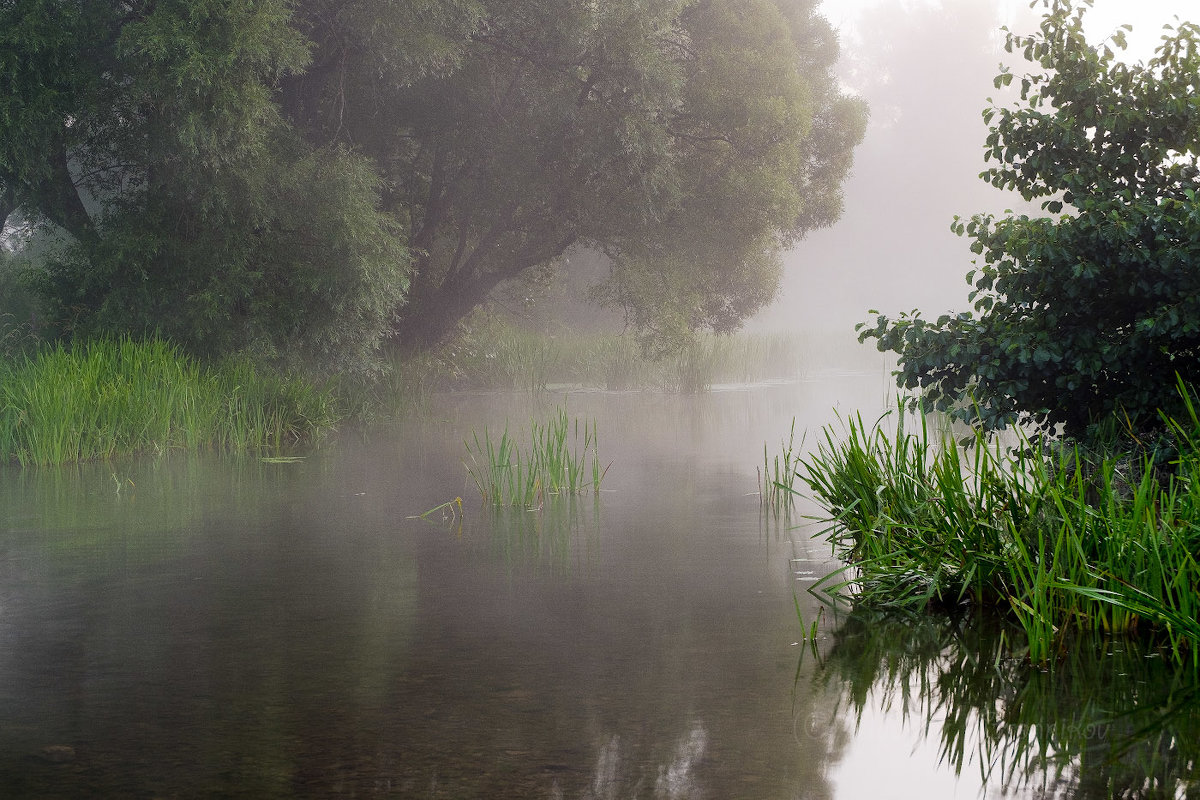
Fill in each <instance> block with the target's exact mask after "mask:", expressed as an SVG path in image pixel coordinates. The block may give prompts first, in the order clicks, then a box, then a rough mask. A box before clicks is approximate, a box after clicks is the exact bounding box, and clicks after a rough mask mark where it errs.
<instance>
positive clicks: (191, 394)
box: [0, 338, 341, 465]
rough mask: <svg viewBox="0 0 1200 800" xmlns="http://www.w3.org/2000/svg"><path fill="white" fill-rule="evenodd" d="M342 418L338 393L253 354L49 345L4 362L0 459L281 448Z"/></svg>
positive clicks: (0, 367)
mask: <svg viewBox="0 0 1200 800" xmlns="http://www.w3.org/2000/svg"><path fill="white" fill-rule="evenodd" d="M340 418H341V413H340V412H339V410H338V403H337V401H336V400H335V396H334V393H333V391H332V390H331V389H330V388H328V387H321V386H316V385H314V384H312V383H309V382H306V381H304V380H302V379H300V378H298V377H289V376H283V375H278V374H274V373H270V372H267V371H264V370H261V369H258V368H256V367H255V366H253V365H252V364H250V363H249V362H247V361H224V362H221V363H220V364H216V365H206V364H202V363H200V362H199V361H197V360H196V359H193V358H191V357H189V356H187V355H185V354H183V353H182V352H181V351H180V350H179V349H178V348H176V347H174V346H173V345H170V344H168V343H166V342H163V341H160V340H149V341H145V342H136V341H133V340H130V339H126V338H123V339H119V340H98V341H93V342H88V343H78V342H77V343H74V344H70V345H53V346H49V345H48V346H44V347H41V348H38V349H34V350H32V351H31V352H29V353H26V354H19V355H15V356H12V357H10V358H7V359H3V360H0V461H10V462H11V461H16V462H19V463H21V464H23V465H30V464H35V465H44V464H61V463H68V462H73V461H92V460H97V459H103V458H111V457H114V456H120V455H129V454H134V453H140V452H156V451H163V450H170V449H178V448H183V449H193V450H195V449H217V448H221V449H231V450H245V449H251V448H273V449H278V448H281V447H285V446H287V445H291V444H295V443H298V442H302V441H310V440H312V439H314V438H317V437H319V436H321V435H322V434H324V433H325V432H328V431H329V430H331V429H332V428H333V427H334V425H335V424H336V423H337V422H338V421H339V419H340Z"/></svg>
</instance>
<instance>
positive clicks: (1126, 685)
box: [813, 612, 1200, 798]
mask: <svg viewBox="0 0 1200 800" xmlns="http://www.w3.org/2000/svg"><path fill="white" fill-rule="evenodd" d="M1012 633H1013V632H1012V631H1004V630H1001V629H999V628H996V627H992V626H989V625H987V624H983V623H980V622H978V621H970V622H965V621H962V620H954V619H950V618H947V617H921V618H914V617H903V618H897V617H896V616H891V617H882V616H876V615H868V614H863V613H858V612H855V613H852V614H851V615H850V617H849V618H848V619H847V620H846V621H845V624H843V625H842V626H841V627H840V628H839V629H838V630H837V631H836V632H835V633H834V634H833V642H832V645H831V646H830V647H829V648H828V650H827V651H826V652H825V653H824V654H823V655H822V656H820V657H819V664H818V667H817V669H816V670H815V672H814V673H813V675H814V677H813V681H814V683H815V684H816V685H817V686H818V687H820V688H822V689H824V690H826V691H830V692H836V694H837V696H838V698H839V699H838V702H839V704H846V705H848V707H849V710H850V711H851V712H853V713H854V715H855V717H856V719H859V720H861V717H862V714H863V712H864V711H866V710H868V709H871V708H885V707H886V708H892V709H895V708H898V709H899V710H900V712H901V714H902V716H903V718H904V720H905V722H906V723H907V724H910V725H913V726H914V727H916V728H918V729H919V730H920V733H921V734H922V735H923V736H925V737H930V738H934V737H936V738H937V739H938V740H939V745H940V747H939V750H940V753H939V754H940V757H941V760H942V762H943V763H945V764H949V765H951V766H953V767H954V769H955V771H956V772H957V773H961V771H962V768H963V765H964V764H965V763H967V762H968V761H969V760H970V759H971V758H972V756H973V757H974V758H976V759H977V760H978V761H979V763H980V765H981V766H982V769H983V771H984V776H985V779H986V782H987V787H988V789H989V790H993V791H1001V792H1004V793H1009V792H1017V791H1031V790H1032V791H1034V792H1036V796H1038V797H1045V798H1049V797H1063V798H1084V797H1088V798H1090V797H1120V798H1152V797H1188V798H1191V797H1200V692H1198V686H1197V678H1196V675H1195V674H1193V673H1191V672H1187V671H1183V670H1179V669H1176V668H1174V667H1173V666H1172V665H1171V664H1169V663H1167V661H1166V660H1165V659H1164V658H1162V657H1161V655H1160V654H1159V653H1155V652H1149V651H1146V650H1144V649H1142V648H1140V647H1139V646H1138V644H1137V643H1136V642H1134V641H1131V640H1126V639H1108V638H1102V637H1099V636H1079V637H1077V638H1076V639H1074V640H1072V642H1071V643H1070V646H1068V647H1067V648H1065V650H1064V652H1065V653H1066V655H1065V656H1064V658H1063V659H1062V660H1061V661H1060V662H1059V663H1057V664H1055V665H1054V666H1053V667H1052V668H1051V669H1049V670H1042V669H1038V668H1036V667H1033V666H1031V665H1030V664H1029V663H1028V661H1027V660H1026V659H1023V658H1020V657H1013V655H1012V650H1011V641H1012ZM1006 634H1007V636H1006ZM1018 655H1019V654H1018Z"/></svg>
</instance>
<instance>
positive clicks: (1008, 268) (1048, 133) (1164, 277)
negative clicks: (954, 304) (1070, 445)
mask: <svg viewBox="0 0 1200 800" xmlns="http://www.w3.org/2000/svg"><path fill="white" fill-rule="evenodd" d="M1090 5H1091V2H1090V0H1082V2H1080V3H1078V4H1077V6H1078V7H1073V6H1072V4H1071V3H1070V2H1065V1H1064V0H1053V2H1047V6H1048V10H1047V13H1046V14H1045V15H1044V17H1043V21H1042V24H1041V27H1040V31H1039V32H1038V33H1035V34H1033V35H1030V36H1019V35H1015V34H1012V33H1009V34H1008V36H1007V44H1006V49H1007V50H1009V51H1010V52H1017V53H1020V54H1021V55H1022V56H1023V57H1024V59H1025V60H1026V61H1027V62H1029V64H1030V66H1031V68H1032V71H1031V72H1030V73H1028V74H1026V75H1023V76H1020V77H1019V85H1020V98H1021V99H1020V102H1019V104H1018V105H1017V106H1016V107H1014V108H1003V107H996V106H993V107H991V108H989V109H987V110H986V111H985V112H984V119H985V120H986V121H987V122H988V123H989V125H990V133H989V135H988V138H987V143H986V144H987V148H986V152H985V157H986V158H988V159H989V160H991V161H994V162H995V166H992V167H991V168H989V169H988V170H987V171H985V172H984V173H982V175H981V177H983V178H984V179H986V180H988V181H990V182H991V183H992V184H993V185H995V186H997V187H1000V188H1005V189H1012V190H1016V191H1018V192H1019V193H1020V194H1021V196H1022V197H1023V198H1025V199H1026V200H1034V199H1037V198H1044V199H1043V201H1042V208H1043V209H1044V210H1045V211H1046V212H1047V214H1048V216H1046V217H1042V218H1031V217H1029V216H1026V215H1020V216H1016V215H1010V216H1008V217H1005V218H1002V219H997V218H994V217H992V216H988V215H977V216H975V217H973V218H972V219H971V220H970V221H963V220H958V219H956V220H955V222H954V226H953V229H954V231H955V232H957V233H958V234H959V235H965V236H968V237H970V238H971V239H973V242H972V250H973V251H974V252H975V253H976V254H978V255H979V256H980V257H981V260H982V263H979V262H976V263H977V265H978V266H977V268H976V269H974V270H972V271H971V272H970V273H969V274H968V276H967V278H968V281H970V282H971V283H973V285H974V291H973V292H972V294H971V300H972V302H973V304H974V311H973V312H963V313H959V314H956V315H953V316H951V315H946V316H942V317H941V318H939V319H938V320H937V321H929V320H926V319H924V318H923V317H922V316H921V315H920V313H919V312H917V311H914V312H912V313H911V314H902V315H900V317H899V318H898V319H895V320H892V319H889V318H887V317H885V316H879V317H878V318H877V320H876V322H875V323H874V324H873V325H860V326H859V327H860V331H861V338H863V339H867V338H874V339H876V340H877V344H878V347H879V349H880V350H891V351H895V352H897V353H899V354H900V358H901V364H900V369H899V371H898V373H897V377H898V381H899V383H900V384H901V385H902V386H904V387H905V388H907V389H917V388H919V389H921V390H922V392H923V393H924V395H925V397H926V399H927V400H928V401H930V402H932V403H934V404H935V405H936V407H938V408H940V409H952V410H953V411H954V413H955V414H957V415H958V416H960V417H961V418H963V419H966V420H969V421H973V422H978V423H981V424H982V425H984V426H985V427H989V428H994V427H1000V428H1002V427H1004V426H1005V425H1007V424H1010V423H1013V422H1016V421H1018V420H1020V421H1023V422H1027V423H1032V424H1033V425H1035V426H1040V427H1041V428H1042V429H1044V430H1051V429H1053V428H1054V427H1055V426H1057V425H1059V424H1061V425H1062V426H1063V429H1064V431H1065V432H1066V433H1067V434H1068V435H1070V436H1075V437H1085V436H1088V435H1090V433H1092V432H1093V431H1094V430H1095V426H1096V425H1097V424H1099V423H1102V422H1103V421H1104V420H1106V419H1109V418H1111V417H1112V416H1113V415H1114V414H1115V415H1119V416H1121V418H1122V424H1123V425H1125V426H1126V427H1127V428H1128V429H1129V430H1132V431H1134V432H1137V431H1139V430H1141V429H1143V428H1147V427H1154V426H1156V425H1157V424H1158V416H1157V411H1158V410H1159V409H1164V410H1167V411H1170V412H1177V411H1178V410H1179V409H1180V405H1179V404H1180V398H1179V395H1178V393H1177V391H1176V375H1177V374H1179V375H1182V376H1183V377H1184V378H1185V379H1188V380H1194V379H1195V378H1196V377H1197V364H1198V363H1200V362H1198V361H1197V357H1198V356H1200V273H1198V272H1197V270H1196V269H1195V265H1196V264H1197V263H1200V202H1198V198H1197V195H1196V187H1197V177H1198V176H1200V170H1198V169H1197V154H1198V153H1200V101H1198V100H1197V97H1196V75H1197V73H1198V72H1200V49H1198V47H1197V46H1198V45H1200V27H1198V26H1196V25H1195V24H1192V23H1180V24H1179V25H1178V26H1177V27H1176V28H1175V29H1174V30H1173V31H1171V32H1169V33H1168V34H1167V35H1165V36H1164V37H1163V40H1162V44H1161V45H1160V47H1159V48H1158V49H1157V51H1156V55H1155V57H1154V58H1152V59H1151V60H1150V61H1148V62H1147V63H1145V64H1134V65H1129V64H1125V63H1122V62H1120V61H1118V60H1117V59H1116V54H1115V52H1114V50H1113V48H1118V49H1120V48H1122V47H1123V46H1124V32H1125V30H1127V28H1122V29H1119V30H1118V31H1117V32H1116V33H1115V34H1114V35H1113V36H1112V37H1111V39H1110V40H1109V41H1108V42H1106V43H1104V44H1102V45H1100V46H1099V47H1092V46H1090V45H1089V44H1088V43H1087V41H1086V40H1085V38H1084V35H1083V29H1082V20H1083V16H1084V13H1085V10H1086V8H1087V7H1089V6H1090ZM1014 79H1015V76H1014V73H1012V72H1008V71H1003V72H1001V74H1000V75H999V76H998V77H997V78H996V85H997V87H1000V86H1004V85H1008V84H1011V83H1013V81H1014Z"/></svg>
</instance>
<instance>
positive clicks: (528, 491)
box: [465, 408, 608, 508]
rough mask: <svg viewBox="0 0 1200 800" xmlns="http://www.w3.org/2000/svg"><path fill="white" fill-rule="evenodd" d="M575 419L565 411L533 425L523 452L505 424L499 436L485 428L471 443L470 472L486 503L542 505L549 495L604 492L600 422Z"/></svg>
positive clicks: (530, 506) (468, 444) (468, 452)
mask: <svg viewBox="0 0 1200 800" xmlns="http://www.w3.org/2000/svg"><path fill="white" fill-rule="evenodd" d="M580 436H581V426H580V422H579V420H578V419H576V420H574V421H571V420H568V418H567V412H566V411H565V410H564V409H562V408H559V409H558V411H557V413H556V414H555V415H554V416H553V418H552V419H551V420H549V421H548V422H545V423H539V422H538V421H537V420H534V421H532V423H531V428H530V445H529V446H528V447H527V448H525V449H522V448H521V446H520V445H519V444H518V443H517V442H516V440H515V439H514V438H513V437H512V436H511V435H510V434H509V432H508V427H507V426H505V428H504V430H503V431H502V432H501V434H500V436H499V438H493V436H492V434H491V432H490V431H489V430H488V429H487V428H485V429H484V431H483V435H482V437H481V436H480V435H479V433H474V434H472V438H471V441H469V442H465V445H466V448H467V454H468V456H469V457H470V463H469V464H467V472H468V474H470V476H471V478H472V479H473V480H474V482H475V485H476V487H477V488H478V489H479V493H480V495H481V496H482V497H483V500H484V502H485V503H490V504H492V505H495V506H522V507H525V508H532V507H538V506H540V505H541V504H542V501H543V500H544V498H545V497H546V496H547V495H577V494H584V493H586V492H589V491H590V492H592V493H598V492H599V491H600V483H601V482H602V481H603V480H604V474H605V472H607V471H608V468H607V467H604V468H601V466H600V456H599V452H598V439H599V437H598V434H597V431H596V423H595V421H594V420H593V421H592V422H590V423H588V422H586V421H585V422H584V423H583V425H582V440H581V438H580Z"/></svg>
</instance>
